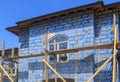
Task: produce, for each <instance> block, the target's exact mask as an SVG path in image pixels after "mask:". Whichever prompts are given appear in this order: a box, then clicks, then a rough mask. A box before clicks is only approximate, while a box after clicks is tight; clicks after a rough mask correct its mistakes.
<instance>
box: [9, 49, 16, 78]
mask: <svg viewBox="0 0 120 82" xmlns="http://www.w3.org/2000/svg"><path fill="white" fill-rule="evenodd" d="M14 52H15V51H14V47H12V51H11V57H14V55H15V54H14ZM11 64H12V66H10V67H11V70H10V72H11V73H10V74H11V78H13V70H14V69H13V68H14V67H13V64H14V63H13V61H11Z"/></svg>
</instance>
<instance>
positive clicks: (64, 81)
mask: <svg viewBox="0 0 120 82" xmlns="http://www.w3.org/2000/svg"><path fill="white" fill-rule="evenodd" d="M43 62H44V63H45V64H46V65H47V66H48V67H49V68H50V69H51V70H52V71H53V72H54V73H55V74H56V75H57V76H58V77H59V78H60V79H61V80H62V81H63V82H66V80H65V79H64V78H63V77H62V76H61V75H60V74H59V73H58V72H57V71H56V70H55V69H54V68H53V67H52V66H51V65H50V64H49V63H48V62H47V61H45V60H43Z"/></svg>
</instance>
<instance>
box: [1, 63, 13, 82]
mask: <svg viewBox="0 0 120 82" xmlns="http://www.w3.org/2000/svg"><path fill="white" fill-rule="evenodd" d="M0 69H1V70H2V71H3V72H4V73H5V74H6V75H7V77H8V78H9V80H10V81H11V82H14V81H13V79H12V78H11V77H10V76H9V74H8V73H7V72H6V70H5V69H4V68H3V67H2V65H0Z"/></svg>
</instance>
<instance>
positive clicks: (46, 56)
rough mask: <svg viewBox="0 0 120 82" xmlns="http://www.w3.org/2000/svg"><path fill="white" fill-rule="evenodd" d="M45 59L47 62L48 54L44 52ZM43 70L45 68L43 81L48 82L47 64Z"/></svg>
mask: <svg viewBox="0 0 120 82" xmlns="http://www.w3.org/2000/svg"><path fill="white" fill-rule="evenodd" d="M45 61H47V62H48V54H47V53H46V54H45ZM45 70H46V74H45V75H46V80H45V82H48V78H49V77H48V66H47V65H45Z"/></svg>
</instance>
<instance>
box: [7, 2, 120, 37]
mask: <svg viewBox="0 0 120 82" xmlns="http://www.w3.org/2000/svg"><path fill="white" fill-rule="evenodd" d="M116 8H117V9H120V2H116V3H112V4H108V5H104V3H103V1H97V2H94V3H90V4H86V5H83V6H78V7H75V8H70V9H67V10H62V11H59V12H54V13H50V14H46V15H42V16H38V17H35V18H31V19H27V20H24V21H19V22H17V23H16V24H17V26H12V27H8V28H6V29H7V30H8V31H10V32H12V33H14V34H16V35H17V36H18V35H19V32H20V31H21V30H23V29H26V28H29V26H30V25H31V24H33V23H35V22H40V21H43V20H47V19H51V18H54V17H59V16H63V15H68V14H71V13H76V12H82V11H85V10H87V9H94V10H97V12H101V11H103V10H106V9H111V10H112V9H116Z"/></svg>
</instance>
